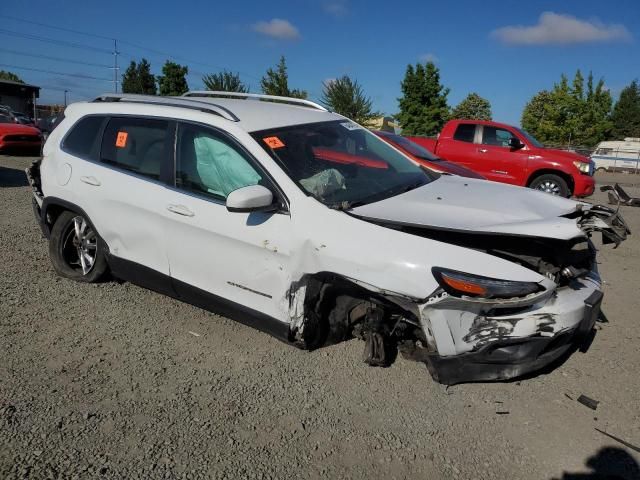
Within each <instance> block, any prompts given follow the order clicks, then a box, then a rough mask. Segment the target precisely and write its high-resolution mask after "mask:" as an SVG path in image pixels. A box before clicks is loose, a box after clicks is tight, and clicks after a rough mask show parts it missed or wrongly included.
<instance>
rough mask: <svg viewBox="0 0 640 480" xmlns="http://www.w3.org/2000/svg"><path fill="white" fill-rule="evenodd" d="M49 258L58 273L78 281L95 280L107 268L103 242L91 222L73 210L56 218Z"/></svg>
mask: <svg viewBox="0 0 640 480" xmlns="http://www.w3.org/2000/svg"><path fill="white" fill-rule="evenodd" d="M49 257H50V258H51V263H52V264H53V268H54V269H55V271H56V272H57V273H58V275H60V276H62V277H65V278H70V279H72V280H76V281H79V282H87V283H91V282H96V281H98V280H99V279H100V277H102V275H103V274H104V273H105V271H106V270H107V261H106V258H105V256H104V251H103V246H102V241H101V240H100V238H99V237H98V234H97V233H96V231H95V229H94V228H93V225H91V224H90V223H89V221H88V220H87V219H86V218H84V217H83V216H82V215H79V214H77V213H74V212H69V211H66V212H63V213H61V214H60V216H59V217H58V218H57V219H56V222H55V224H54V225H53V228H52V229H51V236H50V238H49Z"/></svg>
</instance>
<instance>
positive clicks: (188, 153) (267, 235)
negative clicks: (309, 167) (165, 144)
mask: <svg viewBox="0 0 640 480" xmlns="http://www.w3.org/2000/svg"><path fill="white" fill-rule="evenodd" d="M175 163H176V172H175V188H174V189H170V190H168V193H167V195H166V197H165V202H164V204H163V205H162V208H163V209H164V214H165V217H166V218H167V219H168V221H167V224H168V229H167V233H166V238H167V245H168V255H169V261H170V264H171V275H172V278H173V279H174V285H175V288H176V290H177V291H178V293H179V294H180V295H181V296H182V297H183V298H185V299H188V300H189V301H191V302H192V303H196V304H200V305H201V306H205V307H206V308H213V309H216V310H218V311H222V312H225V313H227V311H226V309H227V308H231V309H234V308H235V309H236V310H237V307H238V306H241V307H243V308H244V309H245V310H246V315H245V316H244V317H243V318H238V320H240V321H244V322H245V323H247V322H248V321H249V319H250V317H253V318H254V320H253V321H251V322H250V323H251V324H252V325H253V326H254V327H256V328H260V329H263V330H270V328H269V327H268V326H267V325H265V324H264V323H260V321H261V320H258V323H255V317H256V316H257V314H258V313H259V314H261V315H264V316H266V317H270V319H273V318H275V319H277V320H281V321H282V322H288V316H286V315H285V314H284V311H285V310H286V308H287V307H286V305H287V303H286V300H285V294H286V289H287V288H288V278H287V271H288V265H289V257H290V254H291V243H292V232H291V217H290V216H289V214H288V213H287V211H286V207H285V208H282V209H280V210H279V211H276V212H268V213H267V212H253V213H238V212H229V211H228V210H227V208H226V206H225V200H226V197H227V195H228V194H229V193H230V192H231V191H233V190H235V189H237V188H241V187H243V186H247V185H255V184H260V185H264V186H266V187H267V188H269V189H270V190H271V191H273V192H276V196H277V188H276V186H275V184H274V183H273V182H272V181H271V180H270V179H269V177H268V175H267V174H266V172H265V171H264V170H263V169H262V168H261V167H260V165H259V164H258V162H257V161H256V160H255V159H254V158H253V157H252V156H251V154H249V153H248V151H246V150H245V149H244V148H243V147H242V146H241V145H240V144H239V143H238V142H237V141H236V140H235V139H233V138H232V137H230V136H229V135H227V134H226V133H225V132H223V131H221V130H218V129H214V128H211V127H208V126H202V125H199V124H191V123H187V122H181V123H179V125H178V134H177V147H176V161H175ZM283 198H284V197H283V196H282V198H281V199H280V201H281V200H283ZM228 313H229V314H231V313H233V312H232V311H230V312H228ZM264 320H265V322H268V320H269V319H264ZM278 323H279V322H278ZM282 325H283V326H284V325H285V324H284V323H283V324H282ZM286 327H287V328H288V323H287V324H286Z"/></svg>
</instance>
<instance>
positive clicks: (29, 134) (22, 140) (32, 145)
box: [0, 116, 42, 155]
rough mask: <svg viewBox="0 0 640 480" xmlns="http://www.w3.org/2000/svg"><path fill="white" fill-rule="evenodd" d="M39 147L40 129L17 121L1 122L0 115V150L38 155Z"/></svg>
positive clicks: (40, 141)
mask: <svg viewBox="0 0 640 480" xmlns="http://www.w3.org/2000/svg"><path fill="white" fill-rule="evenodd" d="M41 149H42V134H41V133H40V130H38V129H37V128H35V127H29V126H27V125H20V124H19V123H2V117H1V116H0V152H2V153H23V154H32V155H39V154H40V151H41Z"/></svg>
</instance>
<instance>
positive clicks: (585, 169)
mask: <svg viewBox="0 0 640 480" xmlns="http://www.w3.org/2000/svg"><path fill="white" fill-rule="evenodd" d="M573 164H574V165H575V166H576V168H577V169H578V170H580V173H586V174H589V173H591V164H590V163H588V162H587V163H585V162H580V161H577V160H576V161H575V162H573Z"/></svg>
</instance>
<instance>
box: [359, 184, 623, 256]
mask: <svg viewBox="0 0 640 480" xmlns="http://www.w3.org/2000/svg"><path fill="white" fill-rule="evenodd" d="M593 208H596V207H593V206H592V205H590V204H588V203H584V202H579V201H576V200H568V199H566V198H561V197H557V196H553V195H549V194H548V193H543V192H539V191H536V190H532V189H530V188H522V187H515V186H512V185H506V184H503V183H497V182H490V181H483V180H475V179H469V178H461V177H456V176H444V175H443V176H442V177H440V178H438V179H437V180H435V181H433V182H431V183H429V184H427V185H425V186H423V187H420V188H417V189H415V190H411V191H409V192H407V193H404V194H401V195H397V196H395V197H391V198H387V199H385V200H381V201H379V202H375V203H371V204H368V205H363V206H361V207H357V208H354V209H352V210H351V211H350V213H351V214H353V215H355V216H357V217H360V218H362V219H367V220H371V221H374V222H376V223H385V224H398V225H410V226H414V227H425V228H434V229H446V230H457V231H471V232H479V233H482V232H485V233H501V234H509V235H524V236H534V237H546V238H553V239H558V240H569V239H572V238H575V237H578V236H584V234H585V233H590V232H591V231H596V230H598V231H602V230H603V229H605V228H608V227H610V225H608V224H607V223H606V222H604V221H602V220H601V223H599V222H597V221H592V222H590V224H589V228H590V229H587V228H585V227H584V225H582V224H581V223H582V221H583V220H585V218H584V217H585V216H586V215H587V212H589V211H590V210H591V209H593ZM597 208H599V209H606V214H605V215H604V216H605V217H607V216H608V215H614V214H615V215H616V217H617V214H616V212H613V211H612V210H611V209H608V208H607V207H597ZM623 230H625V235H624V236H625V237H626V233H628V229H627V228H626V225H624V228H623ZM623 239H624V238H623ZM616 243H619V242H616Z"/></svg>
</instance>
